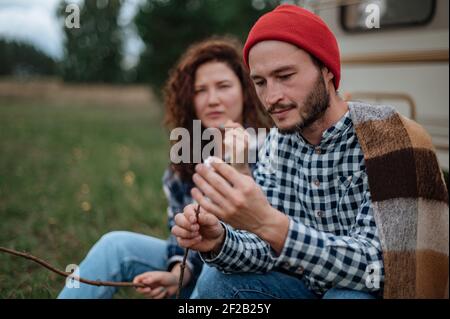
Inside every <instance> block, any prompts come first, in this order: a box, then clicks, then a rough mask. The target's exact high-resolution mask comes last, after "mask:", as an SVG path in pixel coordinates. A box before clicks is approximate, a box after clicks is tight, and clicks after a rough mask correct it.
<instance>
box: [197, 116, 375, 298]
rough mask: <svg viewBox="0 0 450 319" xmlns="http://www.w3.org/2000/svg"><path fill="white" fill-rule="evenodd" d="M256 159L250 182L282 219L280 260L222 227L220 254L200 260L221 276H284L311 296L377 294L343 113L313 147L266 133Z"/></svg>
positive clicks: (363, 199)
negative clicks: (340, 291)
mask: <svg viewBox="0 0 450 319" xmlns="http://www.w3.org/2000/svg"><path fill="white" fill-rule="evenodd" d="M259 159H260V161H259V163H258V164H257V167H256V170H255V171H254V172H253V175H254V178H255V180H256V182H257V183H258V184H259V186H260V187H261V188H262V190H263V191H264V193H265V194H266V196H267V198H268V200H269V202H270V203H271V205H272V206H273V207H275V208H276V209H278V210H279V211H281V212H284V213H285V214H287V215H288V216H289V218H290V223H289V231H288V235H287V238H286V241H285V243H284V247H283V249H282V251H281V254H280V255H277V254H276V253H275V251H273V249H272V248H271V247H270V245H269V244H268V243H267V242H265V241H263V240H262V239H260V238H259V237H258V236H256V235H255V234H252V233H249V232H247V231H242V230H237V229H233V228H232V227H231V226H229V225H225V224H224V227H225V229H226V237H225V241H224V244H223V246H222V249H221V251H220V253H219V254H218V255H217V256H211V255H210V254H201V256H202V258H203V259H204V260H205V262H207V263H209V264H211V265H213V266H215V267H217V268H218V269H219V270H221V271H223V272H229V273H233V272H268V271H271V270H275V271H282V272H287V273H289V274H291V275H294V276H298V277H299V278H302V279H303V280H304V281H305V283H306V285H307V286H308V287H309V288H310V289H311V290H312V291H313V292H315V293H317V294H319V295H321V294H323V293H324V292H326V291H327V290H328V289H330V288H333V287H336V288H347V289H353V290H360V291H372V292H375V291H380V290H382V284H383V276H384V269H383V261H382V249H381V244H380V240H379V238H378V232H377V228H376V225H375V220H374V216H373V209H372V208H371V197H370V191H369V185H368V177H367V173H366V167H365V163H364V156H363V153H362V150H361V147H360V144H359V143H358V139H357V136H356V133H355V129H354V126H353V123H352V120H351V118H350V115H349V112H347V113H346V114H345V116H343V117H342V118H341V119H340V120H339V121H338V122H337V123H336V124H335V125H334V126H332V127H330V128H329V129H328V130H326V131H325V132H324V133H323V135H322V139H321V142H320V144H319V145H316V146H313V145H311V144H309V143H308V142H307V141H305V140H304V139H303V138H302V136H301V135H300V134H298V133H296V134H281V133H279V132H278V130H277V129H272V130H271V132H270V133H269V135H268V137H267V139H266V141H265V143H264V146H263V148H262V149H261V152H260V153H259ZM374 275H377V276H378V278H374ZM377 283H378V284H377Z"/></svg>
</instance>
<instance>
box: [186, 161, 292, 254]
mask: <svg viewBox="0 0 450 319" xmlns="http://www.w3.org/2000/svg"><path fill="white" fill-rule="evenodd" d="M211 166H212V168H213V169H209V168H207V167H205V165H203V164H199V165H197V166H196V168H195V170H196V174H194V176H193V181H194V183H195V185H196V186H197V187H196V188H193V189H192V191H191V194H192V196H193V198H194V199H195V200H196V201H197V202H198V203H199V204H200V206H201V207H202V211H204V212H205V213H209V214H210V215H211V214H212V215H214V216H216V217H217V218H218V219H220V220H222V221H224V222H225V223H227V224H229V225H231V226H233V227H234V228H237V229H242V230H247V231H249V232H252V233H254V234H256V235H258V236H259V237H260V238H262V239H263V240H265V241H267V242H269V243H270V245H271V246H272V248H273V249H275V251H277V252H281V250H282V247H283V246H284V242H285V239H286V236H287V232H288V229H289V218H288V217H287V216H286V215H285V214H283V213H281V212H279V211H278V210H276V209H274V208H273V207H272V206H270V204H269V201H268V200H267V198H266V196H265V194H264V193H263V191H262V190H261V188H260V187H259V186H258V185H257V184H256V182H255V181H254V180H253V179H252V178H251V177H250V176H246V175H243V174H240V173H239V172H238V171H236V170H235V169H234V168H232V167H230V166H229V165H227V164H226V163H224V162H223V161H222V160H220V159H218V158H214V161H213V162H212V163H211Z"/></svg>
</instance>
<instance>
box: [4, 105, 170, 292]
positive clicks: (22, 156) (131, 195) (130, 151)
mask: <svg viewBox="0 0 450 319" xmlns="http://www.w3.org/2000/svg"><path fill="white" fill-rule="evenodd" d="M5 104H6V105H5ZM155 108H156V107H153V110H152V108H151V107H146V108H144V107H133V108H120V107H100V106H97V107H96V106H90V107H86V106H85V107H82V106H67V105H64V106H61V105H53V106H49V105H40V104H36V103H35V104H30V103H17V102H14V103H4V102H1V103H0V246H5V247H9V248H14V249H17V250H20V251H27V252H30V253H32V254H34V255H36V256H39V257H41V258H43V259H45V260H47V261H48V262H50V263H52V264H53V265H55V266H57V267H58V268H61V269H65V267H66V265H68V264H71V263H75V264H76V263H79V261H80V260H81V259H82V258H83V257H84V255H85V254H86V252H87V251H88V249H89V248H90V247H91V246H92V245H93V244H94V243H95V241H96V240H98V238H99V237H100V236H101V235H102V234H104V233H105V232H108V231H111V230H130V231H136V232H141V233H145V234H150V235H155V236H161V237H164V236H166V235H167V234H168V231H167V230H166V228H165V227H166V226H165V225H166V217H165V209H166V201H165V198H164V194H163V192H162V188H161V176H162V173H163V171H164V169H165V167H166V165H167V162H168V152H167V150H168V143H167V134H166V132H165V130H164V129H163V128H162V125H161V116H160V115H158V114H159V113H158V112H155V111H154V110H155ZM63 285H64V278H62V277H59V276H56V275H54V274H52V273H50V272H49V271H47V270H45V269H44V268H42V267H40V266H38V265H37V264H34V263H32V262H30V261H27V260H25V259H21V258H18V257H14V256H10V255H5V254H0V298H54V297H56V295H57V293H58V292H59V290H60V289H61V288H62V286H63ZM136 296H137V295H136V293H134V292H133V289H130V288H127V289H125V290H122V292H121V293H120V294H119V297H136Z"/></svg>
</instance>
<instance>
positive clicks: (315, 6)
mask: <svg viewBox="0 0 450 319" xmlns="http://www.w3.org/2000/svg"><path fill="white" fill-rule="evenodd" d="M298 4H299V5H302V6H304V7H306V8H309V9H310V10H312V11H314V12H315V13H317V14H319V15H320V16H321V17H322V18H323V19H324V20H325V21H326V23H327V24H328V25H329V26H330V27H331V29H332V30H333V32H334V33H335V35H336V37H337V38H338V42H339V46H340V49H341V60H342V82H341V87H340V92H341V94H342V95H343V96H344V97H346V98H350V99H353V100H366V101H371V102H376V103H380V104H390V105H393V106H395V107H396V108H397V109H398V110H399V111H400V112H401V113H402V114H404V115H406V116H408V117H410V118H413V119H415V120H416V121H417V122H419V123H420V124H421V125H423V126H424V127H425V128H426V129H427V131H428V132H429V133H430V135H431V136H432V139H433V143H434V145H435V147H436V150H437V154H438V158H439V162H440V165H441V167H442V168H443V169H444V170H447V171H448V169H449V154H448V143H449V135H448V134H449V107H448V106H449V90H448V87H449V83H448V82H449V65H448V48H449V26H448V23H449V1H448V0H377V1H373V0H372V1H364V0H363V1H361V0H359V1H358V0H348V1H345V0H342V1H339V0H334V1H331V0H328V1H327V0H322V1H311V0H310V1H300V2H299V3H298Z"/></svg>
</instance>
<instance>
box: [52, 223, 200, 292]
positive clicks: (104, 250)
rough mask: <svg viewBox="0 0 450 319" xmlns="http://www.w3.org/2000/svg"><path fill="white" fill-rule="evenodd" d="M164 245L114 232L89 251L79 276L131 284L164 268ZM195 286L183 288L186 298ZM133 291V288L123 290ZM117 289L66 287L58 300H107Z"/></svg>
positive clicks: (154, 239) (165, 258)
mask: <svg viewBox="0 0 450 319" xmlns="http://www.w3.org/2000/svg"><path fill="white" fill-rule="evenodd" d="M166 248H167V242H166V241H165V240H162V239H158V238H155V237H150V236H145V235H142V234H137V233H131V232H125V231H115V232H110V233H107V234H105V235H104V236H103V237H102V238H101V239H100V240H99V241H98V242H97V243H96V244H95V245H94V246H93V247H92V248H91V250H90V251H89V253H88V254H87V256H86V258H85V259H84V260H83V261H82V262H81V263H80V265H79V276H80V277H83V278H86V279H91V280H102V281H133V279H134V277H135V276H137V275H139V274H142V273H144V272H147V271H155V270H158V271H165V270H166V269H167V251H166ZM194 286H195V283H193V282H192V283H190V284H189V285H188V286H187V287H185V288H184V289H183V291H182V292H183V297H188V296H189V295H190V294H191V292H192V290H193V288H194ZM125 289H133V288H125ZM117 290H118V288H116V287H104V286H100V287H97V286H91V285H86V284H83V283H80V285H79V288H69V287H67V285H66V286H65V287H64V289H63V290H62V291H61V292H60V294H59V296H58V298H60V299H99V298H102V299H109V298H112V297H113V295H114V293H116V292H117Z"/></svg>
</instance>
